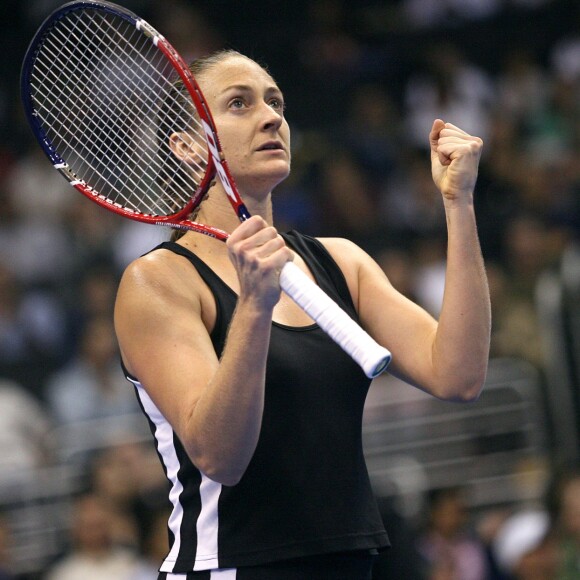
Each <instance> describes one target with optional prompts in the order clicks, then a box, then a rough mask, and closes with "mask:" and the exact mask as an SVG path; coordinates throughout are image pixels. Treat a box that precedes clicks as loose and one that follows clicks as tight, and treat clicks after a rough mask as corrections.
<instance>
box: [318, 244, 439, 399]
mask: <svg viewBox="0 0 580 580" xmlns="http://www.w3.org/2000/svg"><path fill="white" fill-rule="evenodd" d="M324 245H325V246H326V247H327V249H328V250H329V251H330V253H331V254H332V256H333V257H334V259H335V260H336V261H337V263H338V265H339V267H340V268H341V270H342V271H343V273H344V275H345V278H346V281H347V284H348V287H349V290H350V293H351V296H352V298H353V301H354V303H355V306H356V308H357V312H358V316H359V320H360V323H361V325H362V326H363V328H365V330H366V331H367V332H368V333H369V334H370V335H371V336H372V337H373V338H374V339H375V340H376V341H377V342H378V343H379V344H381V345H383V346H384V347H385V348H388V349H389V350H390V351H391V353H392V354H393V360H392V362H391V364H390V366H389V372H391V373H392V374H394V375H396V376H398V377H400V378H402V379H403V380H405V381H407V382H409V383H411V384H413V385H415V386H418V387H420V388H422V389H425V390H429V389H430V380H431V370H432V348H433V340H434V337H435V333H436V331H437V321H436V320H435V319H434V318H433V317H432V316H431V315H430V314H429V313H427V312H426V311H425V310H424V309H423V308H421V307H420V306H419V305H417V304H415V303H414V302H412V301H411V300H409V299H408V298H406V297H405V296H404V295H403V294H401V293H400V292H399V291H398V290H396V289H395V288H394V287H393V285H392V284H391V282H390V281H389V279H388V278H387V276H386V274H385V273H384V271H383V270H382V269H381V268H380V266H379V265H378V264H377V263H376V262H375V261H374V260H373V259H372V258H371V257H370V256H369V255H368V254H367V253H366V252H364V251H363V250H362V249H361V248H359V247H358V246H356V245H355V244H352V243H351V242H348V241H346V240H339V239H332V240H325V241H324Z"/></svg>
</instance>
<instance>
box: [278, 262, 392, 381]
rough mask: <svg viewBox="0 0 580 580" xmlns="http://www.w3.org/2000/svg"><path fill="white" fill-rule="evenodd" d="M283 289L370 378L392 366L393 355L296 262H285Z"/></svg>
mask: <svg viewBox="0 0 580 580" xmlns="http://www.w3.org/2000/svg"><path fill="white" fill-rule="evenodd" d="M280 286H281V288H282V290H284V292H286V294H288V296H290V298H292V300H294V302H296V304H298V306H300V307H301V308H302V309H303V310H304V312H306V313H307V314H308V315H309V316H310V318H312V319H313V320H315V321H316V323H317V324H318V326H320V328H322V330H324V332H326V334H328V336H330V338H332V339H333V340H334V341H335V342H336V343H337V344H338V345H339V346H341V347H342V348H343V350H344V351H345V352H346V353H348V354H349V355H350V356H351V357H352V358H353V359H354V360H355V362H357V363H358V364H359V365H360V366H361V368H362V369H363V371H364V372H365V374H366V376H367V377H369V378H374V377H376V376H377V375H380V374H381V373H382V372H383V371H384V370H385V369H386V368H387V366H388V364H389V363H390V362H391V353H390V352H389V351H388V350H387V349H386V348H384V347H382V346H381V345H380V344H378V343H377V342H376V341H375V340H374V339H373V338H372V337H371V336H370V335H369V334H368V333H367V332H366V331H364V330H363V329H362V328H361V327H360V326H359V325H358V324H357V323H356V322H355V321H354V320H353V319H352V318H351V317H350V316H349V315H348V314H347V313H346V312H345V311H344V310H343V309H342V308H341V307H340V306H339V305H338V304H337V303H336V302H335V301H334V300H333V299H332V298H330V297H329V296H328V295H327V294H326V293H325V292H324V291H323V290H321V289H320V288H319V287H318V286H317V285H316V284H315V283H314V282H312V280H311V279H310V278H309V277H308V276H307V275H306V274H305V273H304V272H303V271H302V270H301V269H300V268H299V267H298V266H296V265H295V264H294V263H293V262H286V265H285V266H284V268H283V269H282V272H281V273H280Z"/></svg>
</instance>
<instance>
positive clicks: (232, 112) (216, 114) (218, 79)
mask: <svg viewBox="0 0 580 580" xmlns="http://www.w3.org/2000/svg"><path fill="white" fill-rule="evenodd" d="M199 82H200V85H201V89H202V91H203V93H204V95H205V98H206V100H207V101H208V104H209V107H210V110H211V112H212V116H213V119H214V121H215V123H216V126H217V130H218V135H219V138H220V142H221V145H222V149H223V152H224V155H225V158H226V160H227V163H228V166H229V169H230V171H231V173H232V175H233V177H234V179H235V181H236V185H237V186H238V188H239V190H240V191H241V192H242V193H254V194H260V193H269V192H271V191H272V189H273V188H274V187H275V186H276V185H277V184H278V183H280V182H281V181H283V180H284V179H285V178H286V177H287V176H288V174H289V172H290V128H289V127H288V123H287V121H286V119H285V118H284V100H283V96H282V93H281V91H280V89H279V88H278V86H277V85H276V83H275V82H274V80H273V79H272V77H271V76H270V75H269V74H268V73H267V72H266V71H265V70H264V69H263V68H262V67H261V66H259V65H258V64H257V63H255V62H254V61H252V60H250V59H247V58H244V57H241V56H240V57H237V56H234V57H228V58H226V59H225V60H223V61H221V62H219V63H218V64H216V65H214V66H213V67H211V68H210V69H209V70H207V71H205V72H204V73H203V74H202V76H201V78H200V79H199Z"/></svg>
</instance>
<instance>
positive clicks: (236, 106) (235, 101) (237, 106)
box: [230, 99, 244, 109]
mask: <svg viewBox="0 0 580 580" xmlns="http://www.w3.org/2000/svg"><path fill="white" fill-rule="evenodd" d="M243 106H244V101H243V100H242V99H232V100H231V101H230V107H232V108H234V109H241V108H242V107H243Z"/></svg>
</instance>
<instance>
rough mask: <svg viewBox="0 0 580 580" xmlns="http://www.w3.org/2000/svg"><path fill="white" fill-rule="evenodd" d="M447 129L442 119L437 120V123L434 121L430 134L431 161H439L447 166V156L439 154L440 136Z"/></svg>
mask: <svg viewBox="0 0 580 580" xmlns="http://www.w3.org/2000/svg"><path fill="white" fill-rule="evenodd" d="M444 127H445V122H444V121H442V120H441V119H435V121H433V126H432V127H431V132H430V133H429V145H430V147H431V159H433V160H435V159H439V162H440V163H441V164H442V165H445V164H446V162H447V159H446V158H445V156H443V155H441V154H440V153H439V152H438V147H437V146H438V143H439V134H440V133H441V130H442V129H443V128H444Z"/></svg>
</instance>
